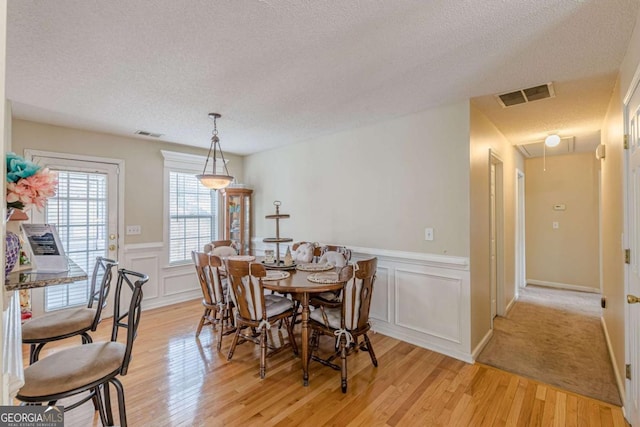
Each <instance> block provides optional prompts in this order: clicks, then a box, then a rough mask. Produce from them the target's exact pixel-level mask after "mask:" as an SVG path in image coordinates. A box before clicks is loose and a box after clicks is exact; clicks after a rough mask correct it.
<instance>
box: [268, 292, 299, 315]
mask: <svg viewBox="0 0 640 427" xmlns="http://www.w3.org/2000/svg"><path fill="white" fill-rule="evenodd" d="M264 305H265V308H266V310H267V317H273V316H277V315H278V314H282V313H284V312H285V311H287V310H291V309H292V308H293V301H291V300H290V299H288V298H284V297H282V296H279V295H265V296H264Z"/></svg>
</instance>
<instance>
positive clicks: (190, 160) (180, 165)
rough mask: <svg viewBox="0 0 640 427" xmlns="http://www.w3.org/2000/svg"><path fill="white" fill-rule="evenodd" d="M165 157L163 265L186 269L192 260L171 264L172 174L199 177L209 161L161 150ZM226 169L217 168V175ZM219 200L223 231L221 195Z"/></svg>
mask: <svg viewBox="0 0 640 427" xmlns="http://www.w3.org/2000/svg"><path fill="white" fill-rule="evenodd" d="M160 152H161V153H162V156H163V157H164V171H163V222H162V239H163V247H164V250H163V257H164V260H163V263H164V266H165V268H175V267H184V266H185V265H191V264H193V262H192V261H191V260H184V261H174V262H170V254H169V222H170V213H169V187H170V176H169V173H170V172H181V173H187V174H193V175H199V174H201V173H202V168H203V167H204V164H205V162H206V160H207V157H206V156H200V155H197V154H188V153H179V152H175V151H167V150H160ZM222 170H224V167H222V168H221V167H220V166H218V167H217V168H216V172H217V173H221V172H222ZM217 197H218V200H217V204H218V212H217V218H216V220H217V222H218V230H222V222H221V215H220V212H221V210H220V206H221V204H220V203H221V200H220V194H219V193H218V195H217Z"/></svg>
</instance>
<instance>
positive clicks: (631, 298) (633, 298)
mask: <svg viewBox="0 0 640 427" xmlns="http://www.w3.org/2000/svg"><path fill="white" fill-rule="evenodd" d="M627 302H628V303H629V304H637V303H639V302H640V298H638V297H637V296H635V295H627Z"/></svg>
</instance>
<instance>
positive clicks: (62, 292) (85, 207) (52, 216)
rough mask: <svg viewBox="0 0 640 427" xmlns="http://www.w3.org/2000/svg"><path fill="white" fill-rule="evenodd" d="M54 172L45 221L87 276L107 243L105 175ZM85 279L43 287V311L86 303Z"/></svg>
mask: <svg viewBox="0 0 640 427" xmlns="http://www.w3.org/2000/svg"><path fill="white" fill-rule="evenodd" d="M57 172H58V189H57V191H56V195H55V196H54V197H51V198H50V199H49V200H48V201H47V206H46V208H45V221H46V222H47V223H49V224H55V225H56V228H57V229H58V234H59V235H60V240H61V241H62V246H63V247H64V248H65V251H66V254H67V256H68V257H69V258H70V259H71V260H73V261H74V262H75V263H76V264H78V265H79V266H80V267H81V268H82V269H83V270H84V271H86V272H87V273H88V275H89V277H90V276H91V272H92V271H93V267H94V264H95V259H96V257H97V256H105V254H106V253H107V245H108V236H107V234H108V200H107V176H106V175H105V174H100V173H84V172H69V171H57ZM88 299H89V280H85V281H79V282H74V283H71V284H68V285H60V286H52V287H47V288H45V311H52V310H58V309H62V308H67V307H73V306H80V305H85V304H87V302H88Z"/></svg>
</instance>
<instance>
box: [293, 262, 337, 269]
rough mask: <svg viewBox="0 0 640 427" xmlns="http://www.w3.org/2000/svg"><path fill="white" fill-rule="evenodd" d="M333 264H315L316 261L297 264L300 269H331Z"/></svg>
mask: <svg viewBox="0 0 640 427" xmlns="http://www.w3.org/2000/svg"><path fill="white" fill-rule="evenodd" d="M333 267H334V266H333V265H331V264H325V263H322V264H314V263H309V264H298V265H297V266H296V269H298V270H300V271H329V270H333Z"/></svg>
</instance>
